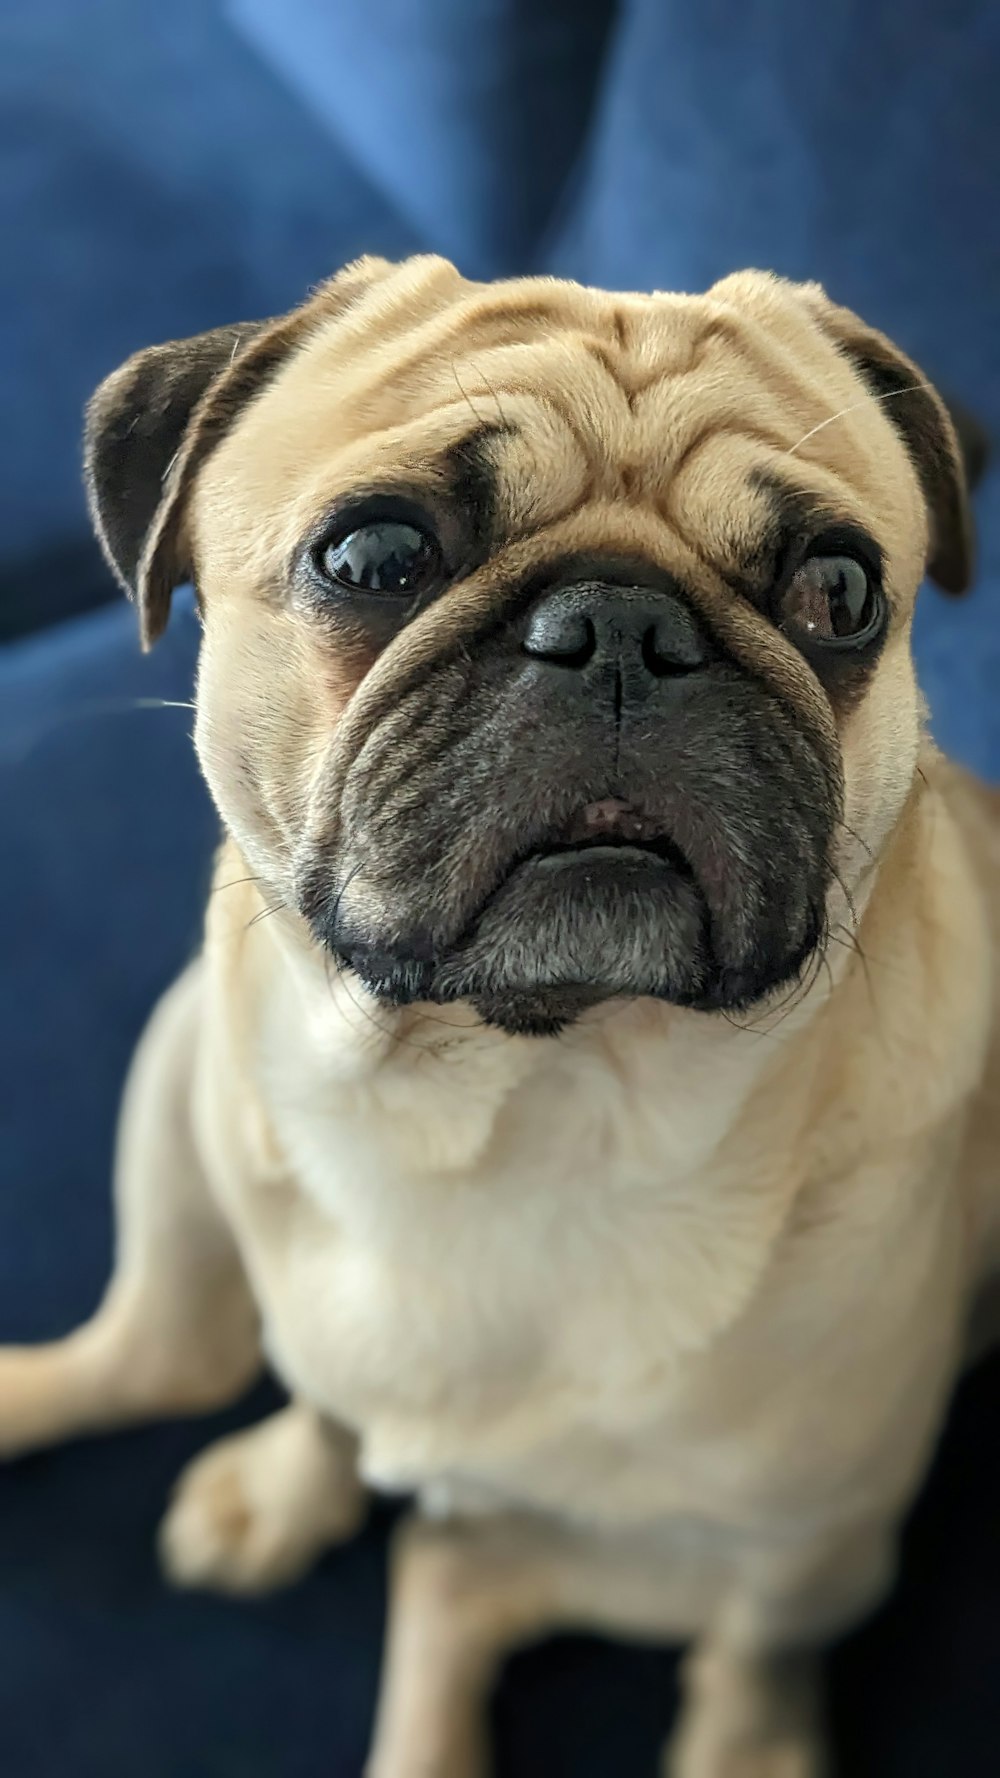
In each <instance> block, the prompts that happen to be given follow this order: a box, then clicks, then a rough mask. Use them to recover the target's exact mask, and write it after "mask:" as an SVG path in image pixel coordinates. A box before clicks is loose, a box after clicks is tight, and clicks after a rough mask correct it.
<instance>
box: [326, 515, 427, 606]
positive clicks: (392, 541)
mask: <svg viewBox="0 0 1000 1778" xmlns="http://www.w3.org/2000/svg"><path fill="white" fill-rule="evenodd" d="M319 565H320V568H321V569H322V571H323V573H324V574H325V575H326V577H327V579H328V580H332V581H335V582H336V583H337V585H338V586H342V587H348V588H349V589H350V590H351V591H352V592H364V593H390V594H391V593H397V594H399V593H419V592H422V591H423V590H424V589H425V588H426V587H428V586H430V585H431V583H432V582H433V581H435V580H437V579H438V578H439V577H440V574H441V549H440V546H439V544H438V542H437V539H436V538H434V537H432V536H431V535H430V533H429V532H427V531H422V530H421V529H420V527H419V526H417V525H410V524H407V523H405V522H404V521H403V520H400V519H379V520H377V521H376V522H375V523H374V524H370V525H359V526H358V528H357V530H355V531H348V532H347V534H346V535H345V536H343V537H338V538H335V539H334V541H333V542H332V543H328V544H326V545H325V546H324V548H323V549H322V550H321V551H320V554H319Z"/></svg>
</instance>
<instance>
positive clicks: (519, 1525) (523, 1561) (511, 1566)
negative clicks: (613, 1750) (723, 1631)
mask: <svg viewBox="0 0 1000 1778" xmlns="http://www.w3.org/2000/svg"><path fill="white" fill-rule="evenodd" d="M718 1597H719V1586H718V1576H717V1574H715V1573H714V1572H710V1571H708V1570H706V1566H705V1564H704V1563H702V1562H700V1561H698V1560H695V1561H690V1560H684V1559H683V1558H679V1557H678V1555H677V1553H676V1552H675V1551H674V1549H673V1547H672V1546H671V1545H667V1546H666V1547H661V1546H660V1545H659V1544H658V1542H657V1540H656V1539H654V1540H653V1541H652V1542H649V1541H647V1540H646V1539H645V1538H644V1537H642V1536H639V1537H637V1538H631V1539H624V1540H623V1539H621V1538H618V1537H615V1536H613V1535H609V1536H607V1537H600V1536H598V1535H592V1534H590V1533H587V1532H583V1531H580V1532H577V1531H573V1530H570V1529H569V1528H567V1527H566V1526H560V1525H558V1524H555V1523H553V1522H551V1521H548V1520H545V1519H542V1518H533V1517H530V1516H524V1517H515V1516H512V1517H509V1518H476V1519H471V1520H466V1521H456V1522H454V1523H440V1524H439V1523H432V1524H428V1523H425V1522H423V1521H421V1520H419V1519H415V1520H411V1521H410V1522H409V1523H408V1524H407V1525H406V1526H404V1528H403V1531H402V1534H401V1536H400V1538H399V1540H398V1542H397V1545H396V1549H395V1552H394V1560H393V1564H392V1585H391V1590H390V1613H389V1636H388V1644H387V1649H386V1657H385V1669H384V1673H383V1678H382V1691H381V1696H380V1699H379V1709H378V1721H377V1726H376V1734H375V1746H374V1749H373V1752H372V1758H371V1763H370V1766H369V1768H368V1778H482V1775H483V1774H484V1773H485V1772H486V1771H487V1770H488V1768H489V1749H488V1741H487V1734H486V1707H487V1702H488V1699H489V1694H490V1691H491V1688H492V1685H493V1682H494V1680H495V1678H496V1675H497V1672H498V1669H499V1667H500V1664H501V1662H502V1661H503V1659H504V1657H505V1656H506V1655H507V1654H508V1653H510V1652H511V1651H512V1650H513V1649H514V1648H516V1647H519V1646H521V1645H523V1644H525V1643H528V1642H532V1641H534V1640H536V1639H537V1638H538V1637H539V1636H542V1635H545V1634H546V1633H547V1632H548V1631H551V1630H557V1629H564V1630H565V1629H596V1630H604V1631H607V1632H609V1633H611V1634H623V1635H626V1636H630V1637H631V1636H639V1637H652V1638H655V1639H656V1640H657V1641H659V1640H666V1639H670V1640H679V1639H681V1638H686V1637H688V1636H690V1635H691V1634H692V1632H693V1631H694V1629H695V1628H696V1627H698V1626H700V1625H702V1624H704V1623H705V1622H707V1621H708V1619H709V1617H710V1614H711V1611H712V1607H713V1604H714V1602H715V1601H716V1600H717V1598H718ZM616 1778H617V1775H616ZM622 1778H628V1775H627V1774H624V1773H623V1774H622Z"/></svg>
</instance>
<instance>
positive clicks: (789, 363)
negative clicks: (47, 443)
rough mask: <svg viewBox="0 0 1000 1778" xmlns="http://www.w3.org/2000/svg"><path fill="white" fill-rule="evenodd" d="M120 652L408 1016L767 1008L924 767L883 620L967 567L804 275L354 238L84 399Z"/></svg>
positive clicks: (253, 834) (262, 860)
mask: <svg viewBox="0 0 1000 1778" xmlns="http://www.w3.org/2000/svg"><path fill="white" fill-rule="evenodd" d="M88 477H89V484H90V490H91V498H92V505H93V510H94V513H95V516H96V522H97V525H98V529H99V531H100V534H101V536H102V539H103V542H104V544H105V547H106V549H107V552H108V554H109V556H110V558H111V561H112V563H113V565H114V566H115V568H116V570H117V572H118V574H119V575H120V577H121V579H122V580H123V581H124V582H125V584H126V585H127V587H128V588H129V590H130V591H131V592H132V593H133V594H134V595H135V597H136V598H137V600H138V603H139V607H140V611H141V618H142V626H143V633H144V637H145V640H146V641H147V643H150V642H152V641H153V640H155V638H156V636H157V635H158V634H159V633H160V631H161V630H162V629H163V627H164V624H165V623H166V620H167V615H168V609H169V602H170V596H171V592H172V589H173V588H174V587H175V586H176V585H178V584H179V583H181V582H182V581H184V580H187V579H193V580H194V581H195V583H196V586H197V591H198V598H199V604H200V608H201V612H202V616H203V622H204V630H205V635H204V644H203V652H202V661H201V670H200V679H199V692H198V723H197V738H198V747H199V752H200V756H201V760H202V763H203V766H204V770H205V773H206V776H207V778H208V781H209V784H210V786H211V788H212V791H213V794H214V796H215V798H216V800H217V803H218V806H219V808H220V810H221V812H222V815H223V818H224V820H225V821H226V823H227V824H228V826H229V828H230V829H231V831H232V833H233V834H234V835H235V837H236V839H237V841H238V842H239V844H240V846H241V848H242V850H243V853H244V855H245V856H246V858H247V859H248V861H249V863H250V868H251V869H252V870H253V871H254V872H256V873H258V874H259V875H260V876H261V877H262V878H263V879H264V881H265V882H266V884H267V886H268V888H269V889H270V890H271V891H272V893H274V894H275V895H277V896H278V897H280V898H281V899H282V900H283V901H284V902H286V903H287V904H288V905H291V906H294V907H296V908H297V909H298V911H299V912H300V914H301V915H302V918H303V920H304V921H305V922H306V923H307V924H308V927H309V928H310V929H311V932H312V934H313V936H314V938H315V941H316V942H317V943H318V944H320V945H323V946H326V947H328V948H329V949H330V951H332V952H333V953H335V954H336V955H337V956H338V957H339V958H341V959H345V960H346V961H347V962H348V963H349V964H350V965H351V967H352V968H353V969H354V970H356V971H357V972H358V974H359V975H360V976H361V978H362V979H363V980H364V981H365V982H366V983H367V984H368V986H369V987H370V988H371V989H372V990H373V991H374V992H375V993H377V994H378V995H380V996H382V997H384V998H385V999H386V1000H387V1001H390V1002H393V1003H396V1004H399V1003H404V1002H409V1001H413V1000H429V1001H438V1002H442V1001H450V1000H455V999H468V1000H471V1001H472V1002H473V1004H474V1005H475V1006H476V1007H477V1008H478V1010H479V1011H480V1013H481V1014H482V1015H483V1017H485V1018H486V1019H487V1020H489V1021H491V1022H493V1023H496V1024H498V1025H501V1026H503V1027H504V1028H506V1029H508V1030H519V1031H545V1030H550V1029H552V1028H554V1027H556V1026H558V1025H559V1024H561V1023H564V1022H565V1021H566V1020H568V1019H571V1018H573V1017H574V1016H575V1015H576V1013H577V1012H579V1011H580V1010H581V1009H582V1008H584V1007H586V1006H588V1005H590V1004H592V1003H594V1002H596V1001H598V1000H602V999H606V998H609V997H618V996H640V995H642V996H655V997H659V998H662V999H664V1000H667V1001H671V1002H674V1003H679V1004H684V1005H689V1006H693V1007H699V1008H705V1009H721V1010H725V1009H731V1008H735V1007H743V1006H746V1005H748V1004H751V1003H754V1002H757V1001H760V1000H762V999H764V998H765V997H767V996H768V995H770V994H772V993H773V992H774V991H775V990H776V989H778V988H779V987H780V986H781V985H782V984H785V983H787V982H788V981H790V980H791V979H792V978H793V977H795V976H796V974H797V973H798V972H800V971H801V969H802V967H803V964H804V962H805V960H806V959H808V958H809V957H810V956H811V955H812V954H813V953H814V952H815V951H816V947H817V945H818V944H819V942H820V940H821V935H822V934H823V932H824V927H825V922H826V918H827V909H828V906H829V897H830V893H831V886H832V885H833V884H834V883H835V882H836V881H837V879H838V878H842V879H843V880H844V881H845V883H847V884H848V887H849V886H850V882H851V881H852V880H853V881H855V882H856V881H857V879H858V877H859V876H860V874H861V873H862V871H863V869H864V867H865V865H866V863H867V860H868V859H869V858H870V857H871V856H872V855H875V854H877V853H878V850H879V848H880V847H881V846H882V845H883V843H884V841H885V837H886V835H887V834H888V833H889V831H890V830H891V828H892V826H893V824H894V822H895V821H896V819H897V817H898V815H899V812H900V810H901V808H902V806H903V803H904V801H905V799H906V796H907V794H908V792H909V789H910V786H911V784H912V780H913V775H914V770H915V765H916V758H917V750H918V745H919V739H920V728H921V711H920V700H919V696H918V692H917V689H916V685H915V681H914V674H913V669H912V664H911V656H910V621H911V615H912V611H913V603H914V597H915V594H916V591H917V587H918V585H919V583H920V581H921V579H922V578H923V575H924V572H925V569H929V571H930V573H931V574H932V575H933V576H934V577H935V578H936V579H937V580H938V581H939V582H940V584H941V585H942V586H943V587H945V588H946V589H947V590H948V591H950V592H959V591H961V590H962V589H963V588H964V586H965V585H966V583H967V581H968V578H969V574H970V536H969V520H968V511H967V502H966V491H965V479H964V475H963V469H962V463H961V458H960V452H959V449H958V445H957V441H956V436H955V432H954V430H953V427H952V423H951V420H950V418H949V415H948V412H947V410H946V408H945V406H944V404H943V403H942V401H941V400H940V398H939V397H938V396H937V395H936V393H935V392H934V390H933V389H932V388H931V387H930V386H929V384H928V383H927V382H926V381H925V380H924V378H923V377H922V376H921V375H920V373H919V372H918V371H917V370H916V369H915V367H914V366H913V365H912V364H910V363H909V362H908V360H907V359H905V358H904V357H903V356H902V355H901V354H900V353H899V352H897V351H896V349H895V348H894V347H893V346H891V345H890V344H889V342H888V341H887V340H885V339H884V338H883V337H882V336H881V335H879V334H877V333H875V332H873V331H871V330H870V329H868V328H867V327H865V326H864V325H863V324H862V323H861V322H860V321H858V320H857V319H856V317H855V316H853V315H852V314H850V313H849V312H848V311H846V310H843V309H839V308H836V307H835V306H834V305H833V304H832V303H830V302H829V301H828V300H827V299H826V297H825V296H824V295H823V293H822V292H821V291H820V290H819V289H818V288H817V287H815V286H801V287H800V286H794V285H790V284H785V283H782V282H780V281H778V280H776V279H774V278H771V277H768V276H765V275H763V274H759V273H745V274H741V275H738V276H735V277H732V278H728V279H726V280H725V281H724V282H722V283H721V284H718V285H716V286H715V287H714V289H712V290H711V291H709V293H708V294H707V295H706V296H694V297H691V296H675V295H654V296H640V295H606V294H604V293H602V292H599V291H595V290H587V289H581V288H580V287H578V286H576V285H573V284H566V283H559V282H556V281H554V280H549V279H525V280H520V281H518V282H513V283H506V284H498V285H492V286H489V285H487V286H484V285H479V284H471V283H468V282H466V281H465V280H464V279H463V278H461V277H460V276H459V275H458V273H457V272H456V271H455V270H454V269H453V268H452V267H451V266H450V265H448V264H446V263H445V262H443V261H441V260H437V259H418V260H413V261H410V262H408V263H407V264H405V265H402V266H398V267H393V266H389V265H387V264H385V263H383V262H375V261H362V262H360V263H359V264H358V265H356V266H354V267H351V268H349V270H348V271H347V272H345V273H343V274H342V275H341V276H340V277H339V278H336V279H334V280H333V281H332V283H330V284H329V285H327V286H326V287H324V288H323V289H322V290H320V291H319V292H318V293H317V294H316V295H315V296H314V297H313V298H312V299H311V300H310V301H309V302H308V303H307V304H306V305H305V306H304V307H303V308H302V309H300V310H298V311H296V312H295V313H293V314H292V315H291V316H289V317H287V318H285V319H283V320H280V321H276V322H269V323H265V324H255V325H253V326H249V327H246V328H243V327H233V328H228V329H221V330H219V331H218V332H215V333H212V334H208V335H204V336H201V337H200V338H198V339H196V340H191V341H187V342H182V343H178V344H175V345H169V346H163V347H157V348H154V349H152V350H150V351H148V352H144V353H140V354H139V355H138V356H137V357H136V358H134V359H132V360H130V361H129V363H128V364H126V365H125V366H124V367H123V368H122V369H121V370H120V371H118V372H116V373H115V375H114V376H112V377H110V378H109V379H108V381H107V382H106V383H105V384H104V385H102V387H101V389H100V390H99V391H98V393H97V395H96V396H95V398H94V400H93V402H92V404H91V408H90V411H89V416H88Z"/></svg>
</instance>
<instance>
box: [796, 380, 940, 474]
mask: <svg viewBox="0 0 1000 1778" xmlns="http://www.w3.org/2000/svg"><path fill="white" fill-rule="evenodd" d="M929 387H930V385H929V384H927V383H907V385H906V387H905V389H890V390H888V392H887V393H886V394H885V395H863V396H862V397H861V400H860V401H852V402H851V404H850V407H842V408H838V410H837V412H836V413H835V414H828V415H827V418H826V419H825V420H820V421H819V422H818V424H817V425H815V426H810V428H809V431H808V432H804V433H803V434H802V437H801V438H800V439H799V441H798V444H793V445H790V446H789V448H788V451H787V452H786V455H787V456H789V457H794V455H795V453H796V451H798V450H801V448H802V446H803V445H804V444H807V443H808V441H809V439H811V438H815V437H816V434H817V432H824V431H825V430H826V428H827V426H832V425H833V423H834V421H835V420H842V419H843V418H844V416H845V415H846V414H856V413H857V412H858V409H859V408H863V407H867V406H868V403H869V402H870V401H898V399H899V397H900V396H901V395H914V394H916V393H917V392H918V391H919V390H921V389H927V388H929Z"/></svg>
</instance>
